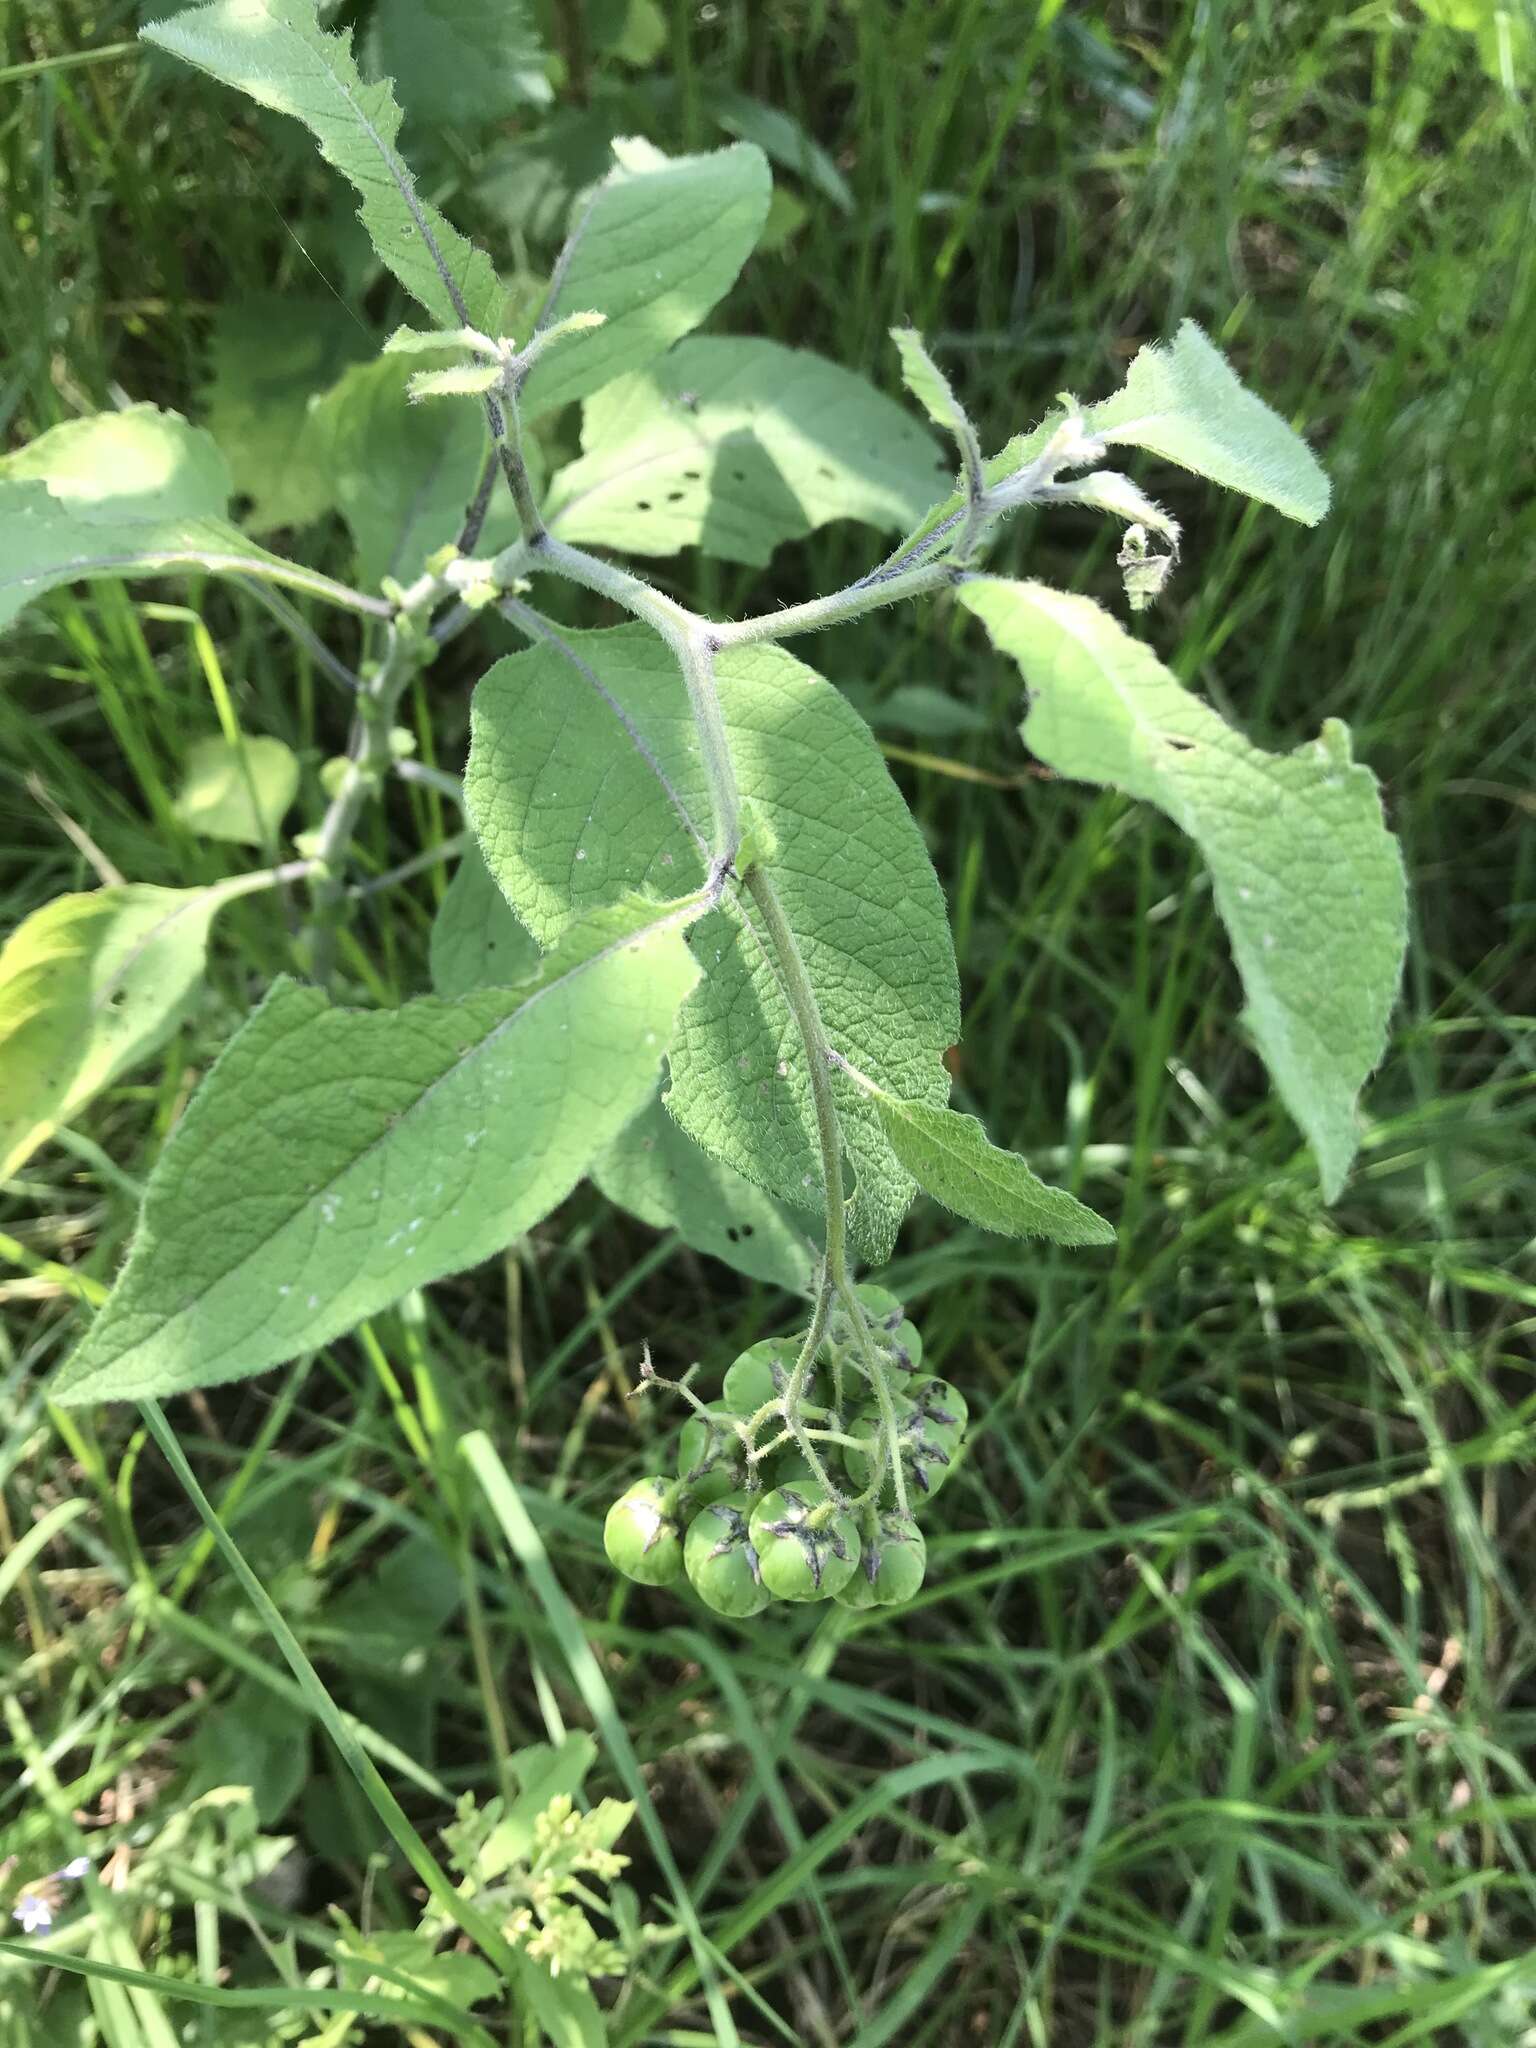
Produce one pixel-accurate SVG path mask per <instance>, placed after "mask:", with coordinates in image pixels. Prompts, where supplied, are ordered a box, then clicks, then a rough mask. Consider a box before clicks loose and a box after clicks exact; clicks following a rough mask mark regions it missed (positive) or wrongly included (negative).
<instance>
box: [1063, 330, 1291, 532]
mask: <svg viewBox="0 0 1536 2048" xmlns="http://www.w3.org/2000/svg"><path fill="white" fill-rule="evenodd" d="M1086 417H1087V423H1088V428H1089V431H1090V432H1091V433H1094V434H1098V435H1100V436H1101V437H1102V438H1103V439H1104V440H1106V441H1110V442H1128V443H1130V444H1131V445H1132V446H1134V447H1137V448H1148V449H1150V450H1151V451H1152V453H1153V454H1154V455H1161V456H1162V457H1163V459H1164V460H1165V461H1167V462H1176V463H1177V464H1178V465H1179V467H1180V468H1181V469H1191V470H1193V471H1194V472H1195V474H1196V476H1204V477H1209V478H1210V479H1211V481H1212V482H1213V483H1218V484H1224V485H1225V486H1226V488H1227V489H1228V490H1229V491H1242V492H1243V493H1244V494H1245V496H1247V497H1250V498H1258V499H1259V500H1260V501H1261V502H1262V503H1263V504H1266V505H1273V506H1274V507H1275V509H1276V511H1278V512H1283V513H1285V515H1286V517H1287V518H1289V519H1299V520H1300V521H1301V522H1302V523H1303V524H1304V525H1306V526H1315V525H1316V524H1317V522H1318V520H1319V519H1321V518H1322V516H1323V514H1324V513H1325V512H1326V511H1327V510H1328V497H1329V488H1328V479H1327V477H1326V476H1325V475H1324V474H1323V470H1322V467H1321V465H1320V464H1319V462H1318V460H1317V457H1316V456H1315V455H1314V454H1313V453H1312V450H1311V449H1310V448H1309V447H1308V446H1307V444H1306V442H1305V441H1303V440H1302V438H1301V436H1300V435H1299V434H1297V433H1296V432H1294V430H1293V429H1292V428H1290V427H1289V426H1287V425H1286V423H1285V421H1284V420H1283V419H1281V417H1280V415H1279V414H1278V413H1276V412H1272V411H1271V410H1270V408H1269V407H1268V406H1267V405H1266V404H1265V403H1264V401H1263V399H1262V398H1258V397H1256V396H1255V394H1254V393H1253V392H1251V391H1249V390H1248V389H1247V388H1246V387H1245V386H1244V385H1243V384H1242V383H1241V382H1240V381H1239V379H1238V377H1237V376H1236V374H1235V373H1234V371H1233V369H1232V366H1231V364H1230V363H1229V362H1228V361H1227V359H1226V357H1225V356H1224V355H1223V354H1222V353H1221V351H1220V349H1218V348H1215V347H1213V345H1212V344H1211V343H1210V342H1209V341H1208V340H1207V339H1206V337H1205V335H1204V334H1203V333H1202V332H1201V331H1200V329H1199V328H1198V327H1197V326H1196V325H1195V323H1194V321H1193V320H1186V321H1184V323H1183V324H1182V326H1181V327H1180V328H1179V331H1178V333H1177V334H1176V335H1175V336H1174V338H1173V340H1172V341H1171V342H1169V343H1168V344H1167V345H1166V347H1161V346H1159V345H1158V344H1156V343H1153V344H1152V345H1151V346H1149V347H1147V348H1144V349H1142V350H1141V351H1140V352H1139V353H1138V354H1137V355H1136V356H1135V357H1134V358H1133V360H1132V362H1131V367H1130V370H1129V371H1128V372H1127V375H1126V380H1125V388H1124V390H1122V391H1117V392H1116V393H1115V395H1114V397H1113V398H1106V399H1105V400H1104V401H1103V403H1102V404H1099V405H1094V406H1090V407H1089V408H1088V412H1087V415H1086Z"/></svg>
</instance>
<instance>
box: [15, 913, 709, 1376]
mask: <svg viewBox="0 0 1536 2048" xmlns="http://www.w3.org/2000/svg"><path fill="white" fill-rule="evenodd" d="M688 915H689V910H688V908H687V907H686V906H684V907H678V906H673V907H671V908H663V906H660V905H658V904H656V903H654V902H644V903H642V902H638V901H636V900H634V899H630V900H628V901H626V902H624V903H622V904H619V905H615V906H614V907H613V908H611V909H609V910H607V911H604V912H602V913H601V914H599V915H598V916H596V917H594V918H593V919H591V920H589V921H587V922H586V923H585V924H583V925H582V926H580V927H578V928H577V929H575V930H573V931H572V932H570V933H569V934H568V935H567V937H566V940H565V942H564V943H563V944H562V945H561V947H560V948H559V949H558V950H557V951H556V952H555V953H554V954H552V955H551V956H550V957H549V959H547V960H546V961H545V962H544V963H543V966H542V970H541V972H540V974H539V976H538V978H537V979H536V980H534V981H532V982H529V983H525V984H524V985H523V986H522V987H520V988H517V989H509V990H487V991H484V992H482V993H480V994H475V995H468V996H464V997H462V998H460V999H459V1000H458V1001H456V1002H448V1001H444V1000H443V999H442V998H440V997H436V996H425V997H422V998H420V999H419V1000H418V1001H416V1002H413V1003H407V1004H406V1005H405V1006H404V1007H403V1008H402V1009H399V1010H392V1011H357V1010H338V1009H332V1008H331V1007H329V1005H328V1004H327V1003H326V1001H325V998H324V997H323V996H322V995H321V994H320V992H319V991H318V990H316V989H312V988H305V987H300V986H299V985H298V984H297V983H294V982H280V983H279V984H278V985H277V986H276V987H275V988H274V989H273V991H272V993H271V994H270V995H269V996H268V997H267V999H266V1001H265V1002H264V1003H263V1004H262V1005H261V1008H260V1009H259V1010H257V1011H256V1013H255V1014H254V1015H253V1016H252V1017H251V1019H250V1021H249V1022H248V1023H247V1024H246V1025H245V1026H244V1028H243V1029H242V1030H241V1031H240V1032H239V1033H238V1034H237V1035H236V1036H235V1038H234V1039H233V1040H232V1041H231V1043H230V1045H229V1046H228V1048H227V1049H226V1051H225V1052H224V1054H223V1055H222V1057H221V1058H220V1059H219V1061H218V1062H217V1064H216V1065H215V1066H214V1068H213V1069H212V1071H211V1072H210V1074H209V1076H208V1078H207V1080H206V1081H205V1082H204V1083H203V1086H202V1088H201V1089H200V1090H199V1091H198V1094H197V1095H196V1096H195V1097H194V1099H193V1102H192V1104H191V1106H190V1108H189V1109H188V1111H187V1113H186V1115H185V1116H184V1117H183V1119H182V1121H181V1123H180V1124H179V1125H178V1127H177V1129H176V1131H175V1133H174V1135H173V1136H172V1138H171V1141H170V1143H169V1144H168V1145H167V1147H166V1148H165V1151H164V1152H163V1153H162V1154H161V1156H160V1159H159V1161H158V1163H157V1165H156V1167H155V1171H154V1173H153V1175H152V1177H151V1179H150V1183H149V1188H148V1190H147V1192H146V1195H145V1199H144V1210H143V1214H142V1217H141V1219H140V1223H139V1230H138V1235H137V1236H136V1238H135V1240H134V1244H133V1247H132V1250H131V1251H130V1253H129V1257H128V1261H127V1263H126V1265H125V1266H124V1268H123V1270H122V1272H121V1274H120V1275H119V1277H118V1280H117V1284H116V1286H115V1287H114V1288H113V1291H112V1294H111V1295H110V1297H109V1298H108V1301H107V1303H106V1306H105V1307H104V1308H103V1310H102V1312H101V1314H100V1316H99V1317H98V1318H97V1320H96V1322H95V1324H94V1325H93V1326H92V1328H91V1330H90V1332H89V1334H88V1335H87V1337H86V1339H85V1342H84V1343H83V1345H82V1346H81V1347H80V1349H79V1350H78V1351H77V1352H76V1353H75V1355H74V1357H73V1358H72V1359H70V1360H69V1361H68V1362H67V1364H66V1365H65V1366H64V1368H63V1371H62V1373H61V1374H60V1376H59V1379H58V1381H57V1382H56V1383H55V1388H54V1392H55V1393H56V1395H57V1397H58V1398H59V1399H61V1400H64V1401H66V1402H70V1403H75V1402H82V1401H91V1400H121V1399H127V1398H129V1397H134V1398H139V1397H142V1396H145V1395H162V1394H171V1393H178V1392H182V1391H185V1390H186V1389H187V1388H190V1387H203V1386H211V1385H214V1384H216V1383H218V1382H219V1381H222V1380H230V1379H237V1378H239V1377H241V1376H242V1375H244V1374H246V1373H253V1372H260V1371H263V1370H264V1369H265V1368H266V1367H268V1366H272V1365H277V1364H280V1363H281V1362H282V1361H283V1360H284V1359H287V1358H291V1357H292V1356H293V1355H294V1354H295V1353H296V1352H298V1351H302V1350H309V1349H312V1348H313V1347H315V1346H316V1345H320V1344H324V1343H328V1342H329V1341H330V1340H331V1339H332V1338H334V1337H337V1336H339V1335H341V1334H342V1332H343V1331H345V1330H348V1329H350V1328H351V1327H352V1326H353V1325H354V1324H355V1323H356V1322H358V1321H359V1320H360V1319H361V1318H362V1317H364V1316H367V1315H371V1314H373V1313H375V1312H376V1311H377V1310H379V1309H381V1308H383V1307H385V1306H387V1304H388V1303H390V1302H392V1301H394V1300H395V1299H396V1298H397V1297H398V1296H399V1295H400V1294H402V1293H403V1292H405V1290H406V1289H408V1288H411V1287H416V1286H419V1285H421V1284H423V1283H424V1282H426V1281H430V1280H433V1279H437V1278H440V1277H441V1276H442V1275H444V1274H447V1273H454V1272H458V1271H460V1270H461V1269H462V1268H463V1267H465V1266H472V1265H474V1264H476V1263H477V1262H478V1261H479V1260H481V1259H484V1258H487V1257H489V1256H490V1255H491V1253H493V1252H495V1251H498V1250H500V1249H501V1248H502V1247H503V1246H504V1245H506V1244H507V1243H508V1242H509V1241H510V1240H511V1239H512V1238H513V1237H515V1236H516V1235H517V1234H518V1233H519V1232H520V1231H524V1230H527V1229H529V1228H530V1227H531V1226H532V1225H533V1224H534V1223H536V1222H537V1221H538V1220H539V1219H540V1217H542V1216H545V1215H547V1214H548V1213H549V1211H550V1210H551V1209H552V1208H553V1207H554V1206H555V1205H556V1203H557V1202H560V1201H561V1200H563V1199H564V1197H565V1196H566V1195H567V1194H568V1193H569V1192H570V1190H571V1188H572V1187H574V1186H575V1184H576V1182H577V1181H578V1180H579V1179H580V1178H581V1176H582V1175H583V1174H584V1173H585V1172H586V1171H587V1169H588V1167H589V1165H590V1164H591V1162H592V1160H593V1158H594V1157H595V1156H596V1154H597V1153H598V1152H600V1151H601V1150H602V1149H603V1147H604V1146H605V1145H608V1144H610V1143H611V1142H612V1140H613V1139H614V1138H615V1137H617V1135H618V1133H619V1132H620V1131H621V1130H622V1129H623V1128H624V1126H625V1124H627V1123H628V1122H629V1120H630V1118H631V1117H633V1116H634V1115H636V1114H637V1113H638V1112H639V1111H640V1110H641V1109H643V1108H644V1107H645V1105H646V1104H647V1102H648V1101H649V1100H650V1099H651V1096H652V1093H653V1092H654V1089H655V1085H656V1074H657V1070H658V1067H659V1064H660V1061H661V1056H662V1053H663V1051H664V1050H665V1048H666V1044H667V1040H668V1037H669V1035H670V1033H671V1031H672V1027H673V1021H674V1019H675V1016H676V1013H677V1006H678V1004H679V1003H680V1002H681V1001H682V999H683V997H684V996H685V995H686V993H687V991H688V989H689V987H690V986H691V985H692V983H693V981H694V979H695V976H696V973H697V969H696V967H695V966H694V963H693V961H692V959H691V957H690V956H689V953H688V949H687V946H686V944H685V943H684V939H683V928H684V925H685V923H686V920H687V917H688Z"/></svg>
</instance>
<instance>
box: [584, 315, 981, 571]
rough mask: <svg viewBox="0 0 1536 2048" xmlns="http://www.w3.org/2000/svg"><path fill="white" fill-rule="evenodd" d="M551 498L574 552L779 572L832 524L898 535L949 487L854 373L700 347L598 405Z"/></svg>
mask: <svg viewBox="0 0 1536 2048" xmlns="http://www.w3.org/2000/svg"><path fill="white" fill-rule="evenodd" d="M582 446H583V449H584V450H585V451H586V452H585V453H584V454H583V455H582V456H581V457H580V458H579V459H578V460H577V461H575V462H573V463H571V464H569V465H568V466H567V467H566V468H565V469H563V470H560V471H559V472H558V473H557V474H556V475H555V476H554V477H553V478H552V479H551V483H550V490H549V498H548V503H547V506H546V517H547V519H548V522H549V525H550V528H551V530H552V531H553V532H555V533H557V534H558V535H559V536H560V537H561V538H562V539H563V540H573V541H587V542H597V543H599V544H600V545H602V546H606V547H617V548H624V549H626V550H627V551H628V552H629V553H631V554H640V555H668V554H675V553H676V552H677V551H678V549H680V548H684V547H701V548H703V549H704V550H705V552H706V553H707V554H712V555H720V556H723V557H724V558H725V559H726V560H727V561H733V562H748V563H751V564H752V565H753V566H754V567H760V566H761V565H763V564H764V563H766V562H767V561H768V559H769V557H770V556H771V554H772V552H773V550H774V548H775V547H777V546H778V545H779V544H780V542H782V541H787V540H797V539H799V538H800V537H801V536H803V535H804V534H807V533H810V532H812V531H813V530H814V529H815V528H816V527H819V526H823V525H825V524H826V523H827V522H828V521H829V520H833V519H862V520H865V521H867V522H868V523H869V524H870V525H871V526H878V527H884V528H886V529H888V530H894V531H897V532H899V531H900V530H901V529H902V528H903V527H905V526H908V525H910V524H911V522H912V520H913V519H914V518H915V517H916V516H917V514H918V513H919V512H920V511H921V510H922V508H923V506H924V505H926V504H928V503H930V502H931V500H932V498H933V495H934V493H935V491H937V490H941V489H942V488H943V484H944V465H943V462H942V460H941V458H940V455H939V451H938V449H937V448H936V446H935V445H934V442H933V439H932V437H931V436H930V435H929V434H927V433H926V432H925V431H924V430H923V429H922V428H921V427H919V426H918V425H917V424H916V422H915V421H913V420H912V419H911V418H910V417H909V416H908V415H907V414H906V413H905V412H904V411H903V410H902V408H901V407H900V406H899V405H897V404H895V403H894V401H893V400H891V399H889V398H887V397H886V396H885V394H884V393H883V392H880V391H877V390H876V389H875V388H874V386H873V385H872V384H870V383H868V382H867V381H866V380H865V379H864V378H863V377H860V376H856V375H855V374H854V372H853V371H851V370H845V369H842V368H840V367H839V366H838V365H837V364H836V363H831V362H828V361H827V360H826V359H825V357H822V356H816V355H811V354H809V353H808V352H807V351H805V350H803V349H790V348H781V347H780V346H779V345H778V344H777V343H776V342H771V341H736V340H725V339H717V338H715V337H712V336H697V337H695V338H694V339H692V340H690V341H684V342H680V343H679V344H678V346H677V347H676V348H674V349H672V350H671V351H670V352H669V353H668V354H667V355H666V356H664V357H663V358H662V360H661V361H660V362H659V363H657V364H655V365H654V366H653V367H652V368H651V369H649V370H645V371H641V372H639V373H638V374H636V375H633V376H627V377H623V378H620V379H619V380H618V381H617V382H616V383H613V384H610V385H609V386H608V388H607V389H606V390H605V391H602V392H600V393H599V394H598V395H597V397H595V398H593V399H590V400H589V401H588V403H587V405H586V407H585V409H584V412H583V417H582Z"/></svg>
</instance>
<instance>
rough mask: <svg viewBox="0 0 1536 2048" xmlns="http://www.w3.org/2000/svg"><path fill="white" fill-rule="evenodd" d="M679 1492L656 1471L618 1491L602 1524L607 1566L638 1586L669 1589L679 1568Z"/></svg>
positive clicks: (680, 1555) (681, 1535) (673, 1482)
mask: <svg viewBox="0 0 1536 2048" xmlns="http://www.w3.org/2000/svg"><path fill="white" fill-rule="evenodd" d="M680 1493H681V1489H680V1488H679V1486H678V1485H677V1483H676V1482H675V1481H674V1480H671V1479H666V1478H663V1477H662V1476H661V1475H660V1474H659V1473H657V1474H655V1475H653V1476H652V1477H650V1478H648V1479H637V1480H636V1481H635V1483H634V1485H633V1486H631V1487H628V1488H627V1489H626V1490H625V1491H624V1492H623V1493H621V1494H620V1495H619V1497H618V1499H617V1500H616V1501H615V1502H614V1504H613V1506H612V1507H611V1508H610V1509H609V1510H608V1514H607V1518H606V1520H605V1521H604V1523H603V1548H604V1550H606V1551H607V1553H608V1562H609V1563H610V1564H611V1565H612V1566H613V1568H614V1570H615V1571H620V1572H622V1573H623V1574H624V1576H625V1578H626V1579H633V1580H634V1581H635V1583H636V1585H639V1586H669V1585H671V1583H672V1581H673V1580H674V1579H675V1578H677V1577H678V1576H679V1575H680V1574H681V1572H682V1569H683V1531H682V1527H681V1525H680V1524H679V1522H678V1520H677V1506H678V1500H679V1495H680Z"/></svg>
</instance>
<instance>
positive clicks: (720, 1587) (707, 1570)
mask: <svg viewBox="0 0 1536 2048" xmlns="http://www.w3.org/2000/svg"><path fill="white" fill-rule="evenodd" d="M752 1507H753V1502H752V1500H751V1497H750V1496H749V1495H747V1494H745V1493H728V1494H726V1495H724V1496H723V1497H722V1498H721V1499H720V1500H716V1501H711V1502H710V1504H709V1505H708V1507H704V1508H700V1510H699V1512H698V1513H697V1514H696V1515H695V1516H694V1518H693V1520H692V1521H691V1522H690V1523H689V1524H688V1534H687V1536H686V1537H685V1538H684V1539H683V1564H684V1567H685V1569H686V1570H687V1573H688V1579H689V1583H690V1584H691V1585H692V1587H693V1590H694V1591H695V1592H696V1593H697V1594H698V1596H699V1598H700V1599H701V1600H702V1601H703V1602H704V1604H705V1606H706V1607H712V1608H713V1609H714V1610H715V1612H716V1613H717V1614H728V1615H731V1616H733V1617H735V1618H736V1619H738V1620H740V1619H742V1618H744V1617H745V1616H747V1615H749V1614H761V1613H762V1611H763V1609H764V1608H765V1607H766V1606H767V1605H768V1603H769V1601H770V1600H771V1598H772V1597H773V1596H772V1595H771V1594H770V1593H769V1591H768V1588H767V1587H766V1586H765V1585H764V1584H763V1575H762V1570H761V1568H760V1566H759V1562H758V1555H757V1550H756V1548H755V1547H754V1545H753V1542H752V1531H751V1526H750V1522H751V1513H752Z"/></svg>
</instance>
